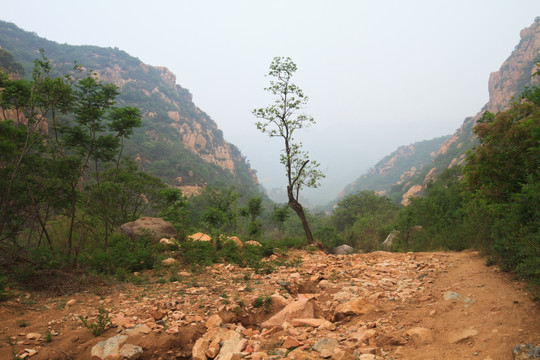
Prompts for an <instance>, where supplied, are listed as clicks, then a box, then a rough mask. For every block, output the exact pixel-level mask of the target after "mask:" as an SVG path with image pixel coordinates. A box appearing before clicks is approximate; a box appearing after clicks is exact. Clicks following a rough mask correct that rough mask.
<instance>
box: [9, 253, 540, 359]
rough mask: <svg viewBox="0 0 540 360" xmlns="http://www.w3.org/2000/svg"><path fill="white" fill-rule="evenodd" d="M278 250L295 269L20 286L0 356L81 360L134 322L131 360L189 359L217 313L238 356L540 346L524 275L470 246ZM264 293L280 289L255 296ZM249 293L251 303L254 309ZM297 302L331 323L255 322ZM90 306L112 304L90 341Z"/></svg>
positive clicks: (485, 355) (448, 354) (539, 321)
mask: <svg viewBox="0 0 540 360" xmlns="http://www.w3.org/2000/svg"><path fill="white" fill-rule="evenodd" d="M286 256H287V259H288V260H289V265H291V264H292V265H293V266H292V267H291V266H289V267H286V266H281V267H279V268H278V269H277V270H276V271H275V272H273V273H271V274H270V275H258V274H255V273H254V272H253V271H251V270H246V269H243V268H240V267H238V266H233V265H226V264H217V265H214V266H212V267H207V268H205V269H203V270H202V271H199V272H190V271H188V270H186V269H182V268H175V269H174V270H170V271H171V272H172V273H173V275H174V276H173V277H172V278H170V273H171V272H168V273H164V274H162V276H161V277H155V274H154V275H152V277H150V274H147V276H149V280H147V281H146V282H145V283H143V284H140V285H134V284H120V285H114V286H102V287H94V288H92V289H89V290H85V291H83V292H79V293H73V294H67V295H63V296H51V295H50V294H49V295H47V294H46V293H18V294H17V296H16V297H15V298H13V299H11V300H9V301H6V302H3V303H0V332H1V333H2V338H1V343H0V344H1V347H0V359H11V358H14V357H13V354H15V355H19V356H20V357H26V358H31V359H90V358H91V349H92V347H93V346H94V345H96V344H97V343H98V342H100V341H103V340H106V339H108V338H111V337H112V336H115V335H117V334H118V333H119V332H120V331H121V330H122V329H129V328H133V327H134V326H136V325H137V324H145V325H146V326H148V329H149V330H150V331H147V333H145V334H139V335H137V336H135V337H132V338H129V343H130V344H133V345H137V346H140V347H141V348H142V349H143V353H142V355H141V357H140V358H142V359H190V358H191V356H192V347H193V345H194V344H195V342H196V341H197V340H198V339H199V338H200V337H201V336H203V334H205V333H206V332H207V328H206V326H205V325H206V322H207V320H208V318H209V317H210V316H212V315H215V314H218V315H219V316H220V317H221V319H223V321H224V325H223V326H224V327H227V328H228V329H231V330H236V331H237V332H238V333H240V334H241V335H242V339H245V341H244V340H243V341H244V343H245V344H244V345H243V351H242V352H241V353H239V354H238V356H239V357H240V358H248V359H249V358H252V359H264V358H274V359H277V358H291V359H306V358H308V359H322V358H323V356H329V358H332V359H336V360H337V359H341V360H345V359H368V358H376V359H484V360H488V359H491V360H503V359H511V358H512V354H511V349H512V347H514V346H515V345H517V344H526V343H531V344H533V345H540V308H539V304H538V302H534V301H532V300H531V295H530V293H529V292H528V291H527V287H526V285H525V284H524V283H522V282H520V281H516V280H514V279H512V277H511V275H510V274H507V273H503V272H500V271H498V269H497V268H496V267H495V266H492V267H486V266H485V260H484V259H483V258H482V257H481V256H480V255H479V254H477V253H475V252H469V251H465V252H459V253H447V252H433V253H408V254H399V253H387V252H375V253H370V254H355V255H341V256H334V255H326V254H323V253H317V252H316V253H312V254H310V253H307V252H300V251H292V252H289V253H288V254H287V255H286ZM283 257H285V255H283ZM299 259H301V262H300V261H291V260H299ZM142 276H145V275H144V274H143V275H142ZM157 279H162V280H159V281H156V280H157ZM169 279H170V280H176V281H174V282H169ZM272 294H280V295H281V297H278V296H274V297H273V298H272V302H271V303H270V302H269V300H268V302H264V299H269V296H270V295H272ZM257 298H260V299H262V300H263V305H261V306H260V307H254V306H253V304H254V302H255V304H257V302H256V301H255V300H256V299H257ZM280 299H281V300H280ZM283 299H285V301H283ZM299 299H311V300H310V302H312V303H314V304H315V307H316V309H317V313H316V314H314V316H313V317H315V318H319V319H322V318H324V319H326V320H328V322H326V324H325V325H324V326H316V325H305V324H304V325H303V326H302V325H300V324H297V323H295V321H294V319H286V320H285V321H284V322H283V323H282V324H281V325H280V326H271V327H268V328H263V327H262V326H261V324H262V323H263V322H264V321H266V320H268V319H270V318H271V317H272V316H274V315H275V314H276V313H278V312H279V311H280V310H281V309H282V308H283V307H284V306H285V305H286V303H287V302H291V301H295V300H299ZM358 299H363V300H365V301H366V303H367V304H369V307H366V309H367V310H365V311H361V312H359V313H354V312H352V313H346V314H341V313H339V309H340V305H343V304H345V303H348V302H350V301H353V300H358ZM259 302H260V301H259ZM99 307H104V308H105V309H107V310H108V311H109V313H110V316H111V319H112V323H113V327H111V328H109V329H108V330H107V331H106V332H105V333H103V334H102V335H100V336H97V337H94V336H93V335H92V334H91V333H90V332H89V331H88V329H86V328H85V327H84V326H83V324H82V321H81V320H80V318H79V316H80V315H81V316H83V317H85V318H87V319H88V321H89V322H92V321H95V318H96V316H97V315H98V308H99ZM32 334H34V335H32ZM325 338H331V339H336V340H337V341H338V343H339V345H338V346H337V348H335V349H334V350H332V352H331V353H328V351H327V352H326V353H322V352H320V351H317V350H313V345H314V344H316V343H317V342H318V341H320V340H321V339H325ZM7 339H10V340H9V341H8V340H7ZM48 340H50V341H48ZM293 340H294V341H293ZM285 341H289V342H285ZM284 342H285V344H284ZM9 343H11V345H10V344H9ZM291 344H294V346H291V347H289V348H288V349H286V348H283V346H287V345H291ZM293 349H294V350H293ZM117 358H118V357H117ZM120 358H121V357H120Z"/></svg>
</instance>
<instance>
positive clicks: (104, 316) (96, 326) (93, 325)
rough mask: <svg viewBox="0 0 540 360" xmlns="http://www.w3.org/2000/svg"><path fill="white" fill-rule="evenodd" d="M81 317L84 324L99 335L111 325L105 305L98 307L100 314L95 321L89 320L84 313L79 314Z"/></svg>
mask: <svg viewBox="0 0 540 360" xmlns="http://www.w3.org/2000/svg"><path fill="white" fill-rule="evenodd" d="M79 319H81V321H82V322H83V324H84V326H85V327H86V328H87V329H88V330H89V331H90V332H91V333H92V335H94V336H99V335H101V334H103V333H104V332H105V330H107V328H109V326H110V325H111V319H110V317H109V312H108V311H107V310H105V308H103V307H99V308H98V316H97V317H96V320H95V321H92V322H89V321H88V320H86V319H85V318H84V317H83V316H82V315H80V316H79Z"/></svg>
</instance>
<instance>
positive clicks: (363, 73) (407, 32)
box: [0, 0, 540, 205]
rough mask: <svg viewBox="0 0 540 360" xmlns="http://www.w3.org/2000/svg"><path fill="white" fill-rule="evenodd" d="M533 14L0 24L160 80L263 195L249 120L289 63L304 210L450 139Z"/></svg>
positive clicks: (391, 5)
mask: <svg viewBox="0 0 540 360" xmlns="http://www.w3.org/2000/svg"><path fill="white" fill-rule="evenodd" d="M537 15H540V2H538V1H537V0H520V1H499V0H496V1H493V0H481V1H480V0H479V1H473V2H471V1H466V0H457V1H451V2H450V1H444V2H443V1H427V0H426V1H332V2H330V1H314V0H303V1H281V0H277V1H276V0H273V1H236V0H235V1H218V0H216V1H206V0H204V1H196V2H195V1H160V0H158V1H152V2H148V1H139V0H135V1H130V2H121V1H114V2H111V1H105V0H96V1H93V2H90V3H88V2H73V1H46V2H45V1H43V2H42V1H28V0H5V1H3V5H2V15H1V16H0V19H2V20H5V21H10V22H13V23H15V24H16V25H17V26H19V27H21V28H23V29H24V30H27V31H32V32H35V33H37V34H38V35H39V36H41V37H45V38H47V39H49V40H53V41H56V42H58V43H68V44H72V45H96V46H103V47H118V48H119V49H121V50H124V51H126V52H127V53H129V54H130V55H133V56H135V57H138V58H139V59H140V60H141V61H143V62H145V63H147V64H150V65H154V66H165V67H167V68H169V69H170V70H171V71H172V72H174V73H175V74H176V76H177V82H178V84H180V85H181V86H183V87H185V88H187V89H189V90H190V92H191V93H192V94H193V100H194V102H195V104H196V105H197V106H198V107H200V108H201V109H202V110H203V111H205V112H206V113H208V114H209V115H210V116H211V117H212V118H213V119H214V120H215V121H216V123H217V124H218V126H219V128H220V129H221V130H223V133H224V136H225V139H226V140H227V141H228V142H230V143H232V144H234V145H236V146H237V147H238V148H239V149H240V150H241V152H242V153H243V154H244V155H245V156H246V157H247V159H248V160H249V161H250V164H251V166H252V167H253V168H254V169H256V170H257V175H258V178H259V181H260V182H261V183H262V185H263V186H264V187H265V188H266V189H267V190H271V189H273V188H279V187H284V186H285V183H286V179H285V171H284V170H283V168H282V166H281V165H280V164H279V153H280V150H281V148H282V143H281V141H280V140H279V139H278V138H268V137H267V136H266V135H264V134H262V133H260V132H259V131H258V130H257V129H256V127H255V117H254V116H253V115H252V113H251V110H253V109H254V108H258V107H265V106H267V105H269V104H270V103H271V102H272V101H273V100H272V98H271V97H270V96H269V95H268V93H267V92H265V91H264V88H265V87H266V86H268V81H269V78H267V77H265V74H266V73H267V72H268V66H269V64H270V62H271V61H272V59H273V58H274V57H275V56H289V57H291V58H292V59H293V61H294V62H295V63H296V64H297V65H298V71H297V73H296V75H295V77H294V82H295V83H296V84H297V85H298V86H300V87H301V88H302V89H303V90H304V92H305V94H306V95H307V96H309V102H308V106H307V107H306V108H305V112H306V113H307V114H309V115H311V116H313V117H314V118H315V120H316V121H317V124H316V125H315V126H313V127H311V128H308V129H304V130H303V131H302V132H301V133H298V138H297V139H298V140H299V141H302V142H303V144H304V146H305V149H306V150H308V151H309V152H310V155H311V157H312V158H313V159H314V160H317V161H318V162H319V163H320V164H321V169H323V170H324V172H325V173H326V179H324V180H323V181H322V184H321V187H320V188H318V189H315V190H309V191H306V192H305V196H306V197H307V199H308V201H309V203H310V204H311V205H317V204H323V203H325V202H328V201H330V200H333V199H335V198H336V196H337V194H338V192H339V191H340V190H341V189H342V188H343V187H344V186H345V185H347V184H349V183H350V182H352V181H353V180H355V179H356V178H357V177H359V176H360V175H361V174H362V173H363V172H365V171H366V170H367V169H368V168H369V167H370V166H373V165H374V164H375V163H376V162H377V161H378V160H380V159H382V158H383V157H384V156H386V155H388V154H389V153H390V152H392V151H393V150H395V149H396V148H397V147H398V146H400V145H406V144H410V143H413V142H416V141H421V140H425V139H431V138H434V137H438V136H442V135H448V134H451V133H453V132H454V131H455V130H456V129H457V128H458V127H459V126H460V125H461V123H462V122H463V119H464V118H465V117H467V116H471V115H474V114H476V113H477V112H478V111H479V110H480V109H481V108H482V106H483V105H484V104H485V103H486V102H487V100H488V79H489V74H490V72H492V71H496V70H498V68H499V66H500V65H501V64H502V63H503V61H504V60H505V59H506V58H507V57H508V56H509V55H510V53H511V52H512V50H513V48H514V46H515V45H516V44H517V43H518V42H519V31H520V30H521V29H523V28H525V27H527V26H529V25H530V24H531V23H532V22H533V21H534V18H535V16H537Z"/></svg>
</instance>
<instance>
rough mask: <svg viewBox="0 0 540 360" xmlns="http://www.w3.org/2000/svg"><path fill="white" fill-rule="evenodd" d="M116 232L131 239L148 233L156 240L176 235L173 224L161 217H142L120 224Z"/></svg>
mask: <svg viewBox="0 0 540 360" xmlns="http://www.w3.org/2000/svg"><path fill="white" fill-rule="evenodd" d="M117 232H119V233H122V234H125V235H127V236H128V237H129V238H131V239H136V238H138V237H141V236H144V235H149V236H151V237H152V239H153V240H154V241H156V242H158V241H159V240H160V239H161V238H174V237H176V236H177V232H176V229H175V228H174V226H173V225H172V224H171V223H170V222H168V221H165V220H163V219H161V218H154V217H142V218H140V219H137V220H135V221H131V222H128V223H125V224H123V225H121V226H120V227H119V228H118V230H117Z"/></svg>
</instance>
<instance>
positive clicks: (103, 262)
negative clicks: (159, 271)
mask: <svg viewBox="0 0 540 360" xmlns="http://www.w3.org/2000/svg"><path fill="white" fill-rule="evenodd" d="M155 262H156V250H155V249H154V247H153V246H152V245H151V239H150V238H148V237H141V238H139V239H137V240H135V241H133V240H131V239H129V238H128V237H126V236H125V235H120V234H113V235H111V237H110V239H109V249H108V251H105V250H104V249H97V250H95V251H94V252H93V253H92V254H90V256H89V257H88V259H87V264H88V266H89V267H90V268H91V269H93V270H95V271H97V272H98V273H102V274H110V275H115V274H116V275H118V276H119V277H125V275H126V272H127V273H129V272H135V271H141V270H145V269H152V268H153V266H154V263H155Z"/></svg>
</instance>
